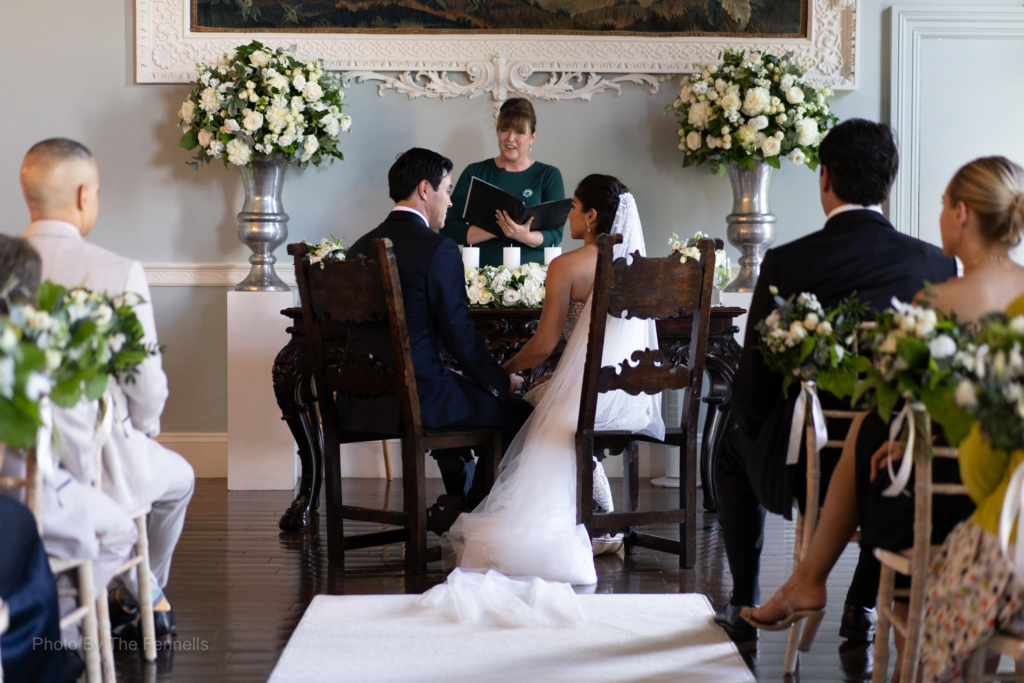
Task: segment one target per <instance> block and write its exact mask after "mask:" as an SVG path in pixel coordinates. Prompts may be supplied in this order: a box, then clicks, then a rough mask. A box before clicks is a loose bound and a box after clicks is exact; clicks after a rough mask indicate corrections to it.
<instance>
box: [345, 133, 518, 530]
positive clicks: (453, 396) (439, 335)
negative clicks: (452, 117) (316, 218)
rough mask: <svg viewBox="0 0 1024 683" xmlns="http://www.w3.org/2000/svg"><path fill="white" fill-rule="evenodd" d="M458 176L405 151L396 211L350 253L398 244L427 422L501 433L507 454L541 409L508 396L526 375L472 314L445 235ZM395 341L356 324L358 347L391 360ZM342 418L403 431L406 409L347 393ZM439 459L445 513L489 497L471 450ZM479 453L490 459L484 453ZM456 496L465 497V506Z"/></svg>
mask: <svg viewBox="0 0 1024 683" xmlns="http://www.w3.org/2000/svg"><path fill="white" fill-rule="evenodd" d="M451 170H452V162H451V160H449V159H448V158H446V157H443V156H441V155H440V154H438V153H436V152H432V151H430V150H427V149H419V148H416V147H414V148H412V149H410V150H408V151H406V152H404V153H402V154H400V155H399V156H398V159H397V160H396V161H395V163H394V165H393V166H392V167H391V170H390V171H388V185H389V190H390V195H391V199H393V200H394V201H395V208H394V210H393V211H392V212H391V214H390V215H389V216H388V217H387V219H386V220H385V221H384V222H383V223H381V224H380V225H379V226H377V227H376V228H374V229H373V230H371V231H370V232H368V233H367V234H365V235H363V236H362V237H360V238H359V239H358V240H357V241H356V243H355V244H353V245H352V248H351V249H350V250H349V253H348V257H349V258H352V257H353V256H354V255H356V254H365V255H367V256H370V257H376V250H375V249H374V248H373V245H372V244H371V243H370V242H371V240H374V239H376V238H379V237H386V238H388V239H390V240H391V243H392V245H393V247H392V251H393V252H394V255H395V262H396V264H397V266H398V276H399V280H400V281H401V285H402V299H403V301H404V303H405V315H406V323H407V325H408V329H409V344H410V346H411V349H412V364H413V368H414V370H415V372H416V389H417V393H418V394H419V398H420V410H421V414H422V417H423V426H424V427H425V428H427V429H439V428H441V427H451V428H455V427H497V428H499V429H500V430H501V433H502V436H503V441H504V447H505V448H508V445H509V443H511V441H512V438H513V437H514V436H515V434H516V432H518V431H519V428H520V427H522V425H523V423H524V422H526V418H528V417H529V415H530V412H531V411H532V410H533V409H532V408H531V407H530V405H529V404H528V403H526V402H525V401H523V400H522V399H521V398H518V397H516V396H512V395H511V394H510V392H512V391H514V390H515V389H517V388H518V387H519V385H520V384H522V381H523V380H522V378H521V377H519V376H518V375H512V376H511V377H509V375H507V374H506V373H505V371H504V370H503V369H502V368H501V365H499V364H498V362H497V361H496V360H494V357H493V356H491V354H490V352H488V350H487V347H486V346H485V345H484V342H483V339H482V338H481V337H480V334H479V333H478V332H477V331H476V328H475V327H474V325H473V319H472V317H471V316H470V313H469V300H468V298H467V296H466V282H465V271H464V269H463V266H462V256H461V255H460V254H459V248H458V246H457V245H456V244H455V242H453V241H452V240H450V239H448V238H447V237H443V236H441V235H439V234H438V233H437V231H438V230H440V229H441V228H442V227H443V226H444V219H445V214H446V213H447V212H448V207H450V206H451V205H452V204H451V200H450V199H449V196H450V194H451V189H452V180H451ZM391 343H392V342H391V333H390V329H389V327H388V325H387V323H361V324H353V325H350V326H349V338H348V348H349V349H350V350H358V351H370V352H372V353H374V354H376V355H377V356H378V357H381V358H384V359H388V358H392V357H393V355H394V354H393V351H392V346H391ZM442 350H446V351H447V352H448V353H449V354H450V355H451V356H452V358H454V359H455V360H456V361H458V364H459V368H460V370H461V371H462V374H461V375H460V374H458V373H455V372H452V371H451V370H449V369H448V368H446V367H445V365H444V362H443V361H442V359H441V352H442ZM338 417H339V420H340V423H341V426H342V428H343V429H351V430H353V431H361V432H371V433H376V434H396V433H398V432H399V431H400V430H401V424H400V422H401V420H402V412H401V404H400V403H399V401H398V399H397V397H396V396H393V395H385V396H382V397H380V398H379V399H361V398H355V397H350V396H342V395H339V397H338ZM431 455H432V456H433V457H434V459H435V460H437V464H438V467H439V468H440V470H441V476H442V478H443V479H444V486H445V491H446V492H447V494H448V496H450V497H452V498H455V499H456V500H455V501H452V505H448V504H447V503H446V504H445V508H446V511H449V512H450V511H451V508H452V507H456V508H457V507H462V508H463V509H472V508H473V507H474V506H475V505H476V504H477V503H479V502H480V500H481V499H482V498H483V497H484V496H485V495H487V493H488V492H487V490H485V486H484V484H483V482H482V480H483V477H481V478H479V479H475V478H474V476H473V474H474V470H475V464H474V461H473V457H472V454H471V453H470V450H469V449H468V448H457V449H455V448H453V449H445V450H436V451H433V452H432V453H431ZM478 455H479V456H480V457H481V458H489V457H490V456H489V455H488V454H486V453H479V454H478ZM485 462H486V461H485ZM483 464H484V463H483V462H482V463H481V465H483ZM458 499H464V503H460V502H459V500H458ZM438 512H439V508H438V506H434V507H433V508H432V509H431V520H432V523H431V525H430V527H431V528H432V529H434V530H435V531H438V529H439V528H440V529H441V530H444V528H443V527H444V526H446V525H447V524H448V522H450V521H451V517H450V515H446V517H448V521H447V522H442V523H441V526H440V527H439V526H438V524H437V523H436V520H437V518H438V517H439V514H438Z"/></svg>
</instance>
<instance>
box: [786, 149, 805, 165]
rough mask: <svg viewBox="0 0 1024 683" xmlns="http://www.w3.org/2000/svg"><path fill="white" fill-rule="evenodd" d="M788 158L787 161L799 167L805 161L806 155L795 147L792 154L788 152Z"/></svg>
mask: <svg viewBox="0 0 1024 683" xmlns="http://www.w3.org/2000/svg"><path fill="white" fill-rule="evenodd" d="M788 156H789V160H790V161H792V162H793V163H794V164H796V165H797V166H799V165H801V164H803V163H804V162H805V161H807V155H806V154H804V151H803V150H802V149H800V148H799V147H797V148H796V149H794V150H793V151H792V152H790V153H789V155H788Z"/></svg>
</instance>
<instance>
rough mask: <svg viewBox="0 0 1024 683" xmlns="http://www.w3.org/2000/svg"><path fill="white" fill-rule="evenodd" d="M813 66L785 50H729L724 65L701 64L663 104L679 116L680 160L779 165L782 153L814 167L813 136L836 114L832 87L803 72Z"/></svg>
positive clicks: (717, 166)
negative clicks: (781, 52) (778, 52)
mask: <svg viewBox="0 0 1024 683" xmlns="http://www.w3.org/2000/svg"><path fill="white" fill-rule="evenodd" d="M812 66H813V64H812V63H810V62H805V63H803V64H798V63H797V62H796V61H794V59H793V57H792V55H789V54H787V55H783V56H782V57H778V56H776V55H771V54H762V53H758V52H752V53H750V54H749V56H748V55H747V53H746V51H744V50H726V51H725V52H724V53H723V55H722V64H721V65H718V64H704V65H701V71H700V73H695V74H691V75H689V76H685V77H683V88H682V90H681V91H680V93H679V97H678V98H676V100H675V101H674V102H673V103H672V104H671V105H669V106H668V107H667V108H666V112H669V111H671V112H674V113H675V114H676V115H677V116H679V117H680V118H681V121H680V122H679V149H681V150H683V151H684V152H685V158H684V159H683V167H684V168H685V167H689V166H694V165H699V164H703V163H708V164H709V165H710V167H711V171H712V172H713V173H717V174H719V175H724V174H725V170H726V167H728V166H729V165H731V164H738V165H740V166H745V167H752V166H753V165H754V164H755V163H758V162H764V163H767V164H768V165H769V166H771V167H773V168H779V167H780V163H779V157H780V156H786V157H788V158H789V160H790V161H792V162H793V163H795V164H798V165H800V164H806V165H807V166H808V167H809V168H810V169H811V170H814V169H816V168H817V166H818V152H817V150H818V143H819V142H821V139H822V137H824V133H825V132H826V131H827V130H828V129H829V128H831V127H832V126H833V125H834V124H835V123H836V121H837V120H838V119H837V118H836V116H835V115H833V114H832V112H831V110H830V109H829V105H828V98H829V97H831V95H832V90H831V88H829V87H827V86H826V87H824V88H819V87H818V86H816V85H815V84H814V83H813V82H812V81H811V80H810V79H809V78H808V77H807V71H808V70H809V69H810V68H811V67H812Z"/></svg>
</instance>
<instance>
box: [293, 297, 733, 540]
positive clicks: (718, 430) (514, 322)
mask: <svg viewBox="0 0 1024 683" xmlns="http://www.w3.org/2000/svg"><path fill="white" fill-rule="evenodd" d="M540 312H541V311H540V309H539V308H474V309H472V315H473V319H474V321H475V322H476V327H477V330H479V331H480V333H481V335H482V336H483V338H484V342H485V344H486V345H487V348H488V349H490V351H491V353H492V354H493V355H494V358H495V360H497V361H498V362H499V363H504V362H505V361H506V360H508V359H509V358H511V357H512V356H514V355H515V354H516V353H517V352H518V351H519V349H520V348H521V347H522V346H523V344H525V343H526V342H527V341H528V340H529V339H530V338H531V337H532V336H533V335H534V333H535V332H536V331H537V323H538V322H539V321H540ZM744 313H746V311H744V310H743V309H742V308H733V307H724V306H716V307H714V308H712V309H711V324H710V331H709V333H708V346H707V359H706V364H705V369H706V371H707V375H708V378H709V380H710V381H709V390H708V394H707V396H705V397H704V402H705V403H706V404H707V406H708V409H707V416H706V420H705V422H704V433H703V442H702V444H701V453H700V472H701V480H702V481H703V482H704V508H705V510H707V511H709V512H714V511H715V510H717V508H718V495H717V490H716V485H715V459H716V457H717V454H718V449H719V447H720V442H721V438H722V435H723V434H724V431H725V423H726V421H727V419H728V416H729V400H730V398H731V395H730V394H731V387H732V380H733V378H734V377H735V375H736V369H737V367H738V366H739V359H740V346H739V344H737V343H736V340H735V338H734V334H735V332H736V331H737V328H736V327H735V326H734V325H733V323H734V321H735V319H736V318H737V317H739V316H741V315H743V314H744ZM281 314H282V315H284V316H285V317H287V318H289V319H290V321H291V325H290V326H289V327H288V330H287V331H288V333H289V334H291V340H290V341H289V342H288V344H287V345H286V346H285V347H284V348H283V349H281V351H280V353H278V354H277V358H276V359H275V360H274V368H273V380H274V393H275V395H276V397H277V403H278V405H279V406H280V407H281V413H282V415H283V418H282V419H284V421H285V422H287V423H288V427H289V428H290V429H291V431H292V435H293V436H294V437H295V442H296V443H297V444H298V450H299V461H300V462H301V465H302V476H301V478H300V481H299V490H298V493H297V495H296V496H295V499H294V500H293V501H292V504H291V506H289V508H288V510H286V511H285V513H284V515H282V517H281V521H280V523H279V526H280V527H281V529H282V530H284V531H298V530H301V529H305V528H307V527H308V526H309V524H310V522H311V519H312V516H313V513H314V511H315V510H316V509H317V508H318V507H319V504H320V500H319V498H320V484H321V482H322V480H323V439H322V435H321V430H320V421H319V418H318V417H317V408H316V400H315V399H314V397H313V392H312V391H311V387H310V380H311V378H312V371H311V369H310V364H309V353H308V346H307V341H306V335H305V330H304V329H303V324H302V309H301V308H286V309H284V310H283V311H281ZM692 325H693V318H692V317H681V318H674V319H671V320H659V321H658V323H657V326H658V343H659V346H660V347H661V351H662V353H664V354H665V358H666V359H667V360H669V361H671V362H673V363H677V364H685V363H686V356H687V353H688V352H689V347H690V331H691V328H692ZM324 332H325V344H326V345H327V355H328V358H330V359H331V361H332V362H340V360H341V357H342V355H343V354H344V348H345V330H344V329H343V328H336V329H333V330H331V329H325V330H324ZM563 348H564V340H562V342H560V343H559V345H558V348H557V349H556V351H555V353H554V354H552V356H551V357H550V358H549V359H548V360H546V361H544V362H543V363H541V364H540V365H539V366H538V367H536V368H533V370H531V371H530V372H529V373H527V374H528V376H527V378H526V379H527V382H526V383H524V384H529V382H530V381H533V380H534V379H536V378H538V377H541V376H543V375H546V374H550V373H551V372H553V371H554V368H555V365H557V363H558V358H559V357H560V356H561V353H562V350H563ZM452 365H453V366H454V365H455V364H454V363H453V364H452Z"/></svg>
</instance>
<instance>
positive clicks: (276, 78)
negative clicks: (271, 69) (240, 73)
mask: <svg viewBox="0 0 1024 683" xmlns="http://www.w3.org/2000/svg"><path fill="white" fill-rule="evenodd" d="M266 83H267V86H268V87H270V88H271V89H273V90H279V91H281V92H288V77H287V76H282V75H281V74H279V73H276V72H275V73H274V74H273V75H271V76H270V78H269V79H267V81H266Z"/></svg>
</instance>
